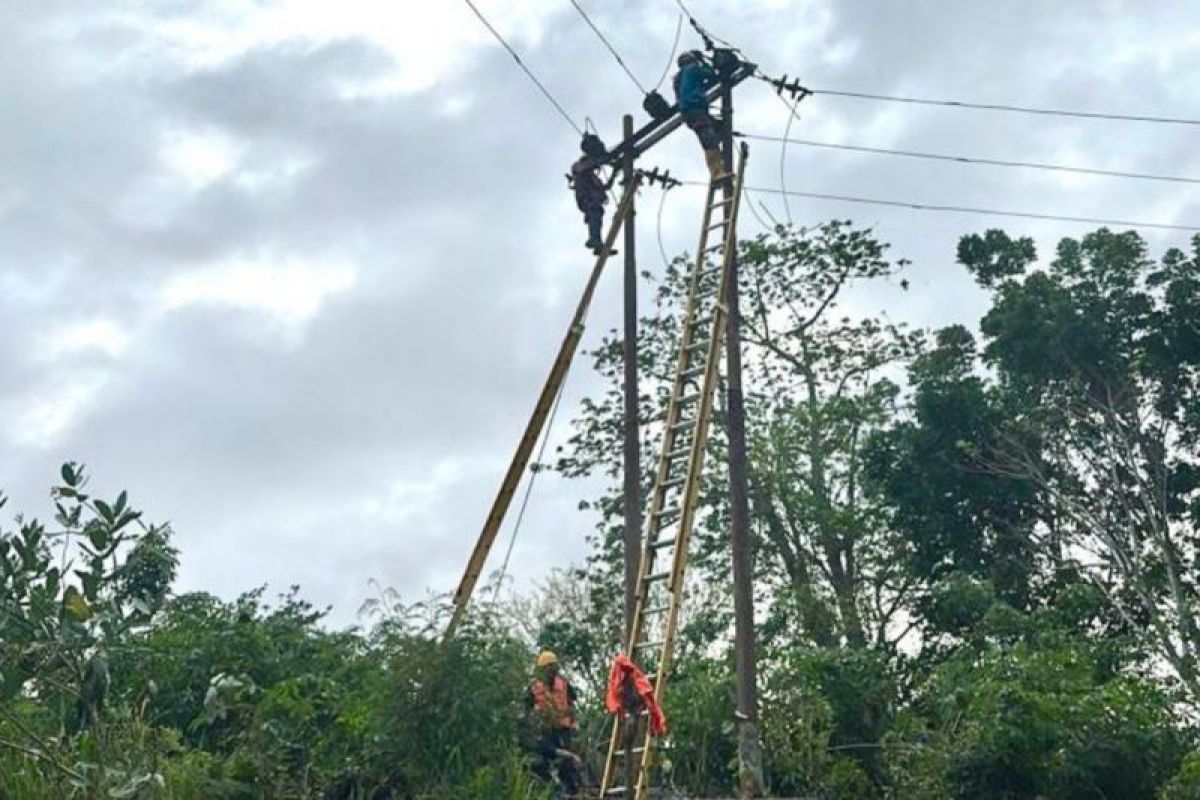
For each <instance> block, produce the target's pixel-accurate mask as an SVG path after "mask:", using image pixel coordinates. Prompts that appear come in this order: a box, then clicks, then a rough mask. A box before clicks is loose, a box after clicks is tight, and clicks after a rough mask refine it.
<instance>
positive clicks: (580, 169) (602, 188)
mask: <svg viewBox="0 0 1200 800" xmlns="http://www.w3.org/2000/svg"><path fill="white" fill-rule="evenodd" d="M598 169H599V167H598V166H597V164H596V162H595V160H594V159H593V158H592V157H591V156H589V155H587V154H586V153H585V154H584V155H582V156H580V157H579V160H578V161H576V162H575V163H574V164H572V165H571V186H572V188H573V189H574V190H575V205H576V206H577V207H578V208H579V210H580V211H582V212H583V221H584V222H586V223H587V229H588V239H587V244H586V245H585V246H586V247H588V248H589V249H590V250H591V251H592V252H593V253H595V254H596V255H600V254H602V253H603V252H604V241H603V240H602V239H601V238H600V227H601V226H602V225H603V224H604V205H605V204H606V203H607V202H608V189H609V187H610V186H612V179H611V178H610V179H609V182H608V183H607V184H605V183H604V181H602V180H600V176H599V175H597V174H596V173H597V171H598ZM616 174H617V173H616V171H615V170H614V171H613V178H615V177H616ZM610 255H611V254H610Z"/></svg>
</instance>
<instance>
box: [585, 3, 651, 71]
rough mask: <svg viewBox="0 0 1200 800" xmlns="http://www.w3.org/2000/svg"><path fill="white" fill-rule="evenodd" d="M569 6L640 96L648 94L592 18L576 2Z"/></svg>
mask: <svg viewBox="0 0 1200 800" xmlns="http://www.w3.org/2000/svg"><path fill="white" fill-rule="evenodd" d="M571 5H573V6H575V10H576V11H578V12H579V16H581V17H583V21H584V22H586V23H587V24H588V27H589V28H591V29H592V32H593V33H595V34H596V35H597V36H598V37H600V41H602V42H604V46H605V47H607V48H608V52H610V53H612V57H613V58H615V59H616V60H617V63H618V64H620V65H621V69H623V70H625V74H626V75H628V76H629V80H631V81H633V83H634V85H635V86H637V88H638V91H640V92H641V93H642V94H648V92H647V91H646V87H645V86H642V82H641V81H639V80H638V79H637V76H636V75H634V74H633V72H631V71H630V69H629V67H628V66H626V64H625V59H623V58H621V54H620V53H618V52H617V49H616V48H615V47H613V46H612V44H611V43H610V42H609V41H608V39H607V38H606V37H605V36H604V34H603V33H601V32H600V29H599V28H597V27H596V23H594V22H592V18H591V17H589V16H588V14H587V12H586V11H584V10H583V6H581V5H579V2H578V0H571Z"/></svg>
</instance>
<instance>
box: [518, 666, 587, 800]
mask: <svg viewBox="0 0 1200 800" xmlns="http://www.w3.org/2000/svg"><path fill="white" fill-rule="evenodd" d="M526 703H527V705H528V707H529V708H530V710H531V711H532V713H533V717H534V724H535V725H536V727H537V737H538V738H537V745H536V753H535V755H536V759H537V760H536V761H535V763H534V772H535V773H536V774H537V775H538V777H540V778H542V779H544V780H549V779H550V775H551V772H553V771H554V769H555V768H557V770H558V779H559V781H560V782H561V783H562V785H563V789H564V790H565V791H566V793H567V794H568V795H576V794H578V792H579V787H580V782H581V781H580V774H579V773H580V761H579V757H578V756H576V755H575V754H574V753H573V752H571V740H572V738H574V735H575V729H576V727H577V724H576V722H575V690H574V689H573V688H571V684H569V683H567V679H566V678H564V677H563V676H562V675H560V674H559V671H558V656H556V655H555V654H554V653H552V652H550V651H549V650H543V651H542V652H541V653H539V654H538V657H537V662H536V666H535V668H534V675H533V682H532V683H531V684H530V686H529V696H528V697H527V699H526Z"/></svg>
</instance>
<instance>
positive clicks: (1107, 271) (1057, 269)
mask: <svg viewBox="0 0 1200 800" xmlns="http://www.w3.org/2000/svg"><path fill="white" fill-rule="evenodd" d="M740 256H741V258H742V264H743V270H742V280H743V284H742V286H741V287H740V288H741V291H742V298H743V302H744V304H745V305H744V306H743V314H744V319H743V336H744V340H745V346H746V349H745V364H746V391H747V397H746V400H747V413H748V418H747V429H748V433H749V438H750V446H751V452H750V474H751V483H752V494H753V496H752V508H751V515H752V520H751V522H752V528H753V540H754V546H755V554H754V555H755V587H756V590H757V602H758V613H759V616H760V619H761V621H762V623H763V624H762V625H761V626H760V628H759V633H760V635H759V637H758V648H759V659H758V666H759V690H760V695H761V703H760V711H759V719H758V729H759V732H760V735H761V742H762V746H763V747H762V762H763V769H764V774H765V778H766V781H767V783H768V784H769V788H770V790H771V792H773V793H774V794H776V795H784V796H788V795H791V796H804V797H812V798H820V800H838V799H839V798H847V799H849V798H854V800H873V799H876V798H878V800H883V799H884V798H886V799H887V800H910V799H911V800H958V799H961V800H967V799H968V798H970V799H971V800H976V799H980V800H987V798H995V800H1001V799H1002V798H1003V799H1004V800H1015V799H1016V798H1029V800H1035V798H1055V800H1060V799H1061V800H1075V799H1076V798H1078V799H1079V800H1082V799H1083V798H1094V797H1108V798H1118V797H1119V798H1123V799H1126V798H1128V799H1129V800H1139V798H1146V800H1149V799H1150V798H1160V800H1184V798H1200V756H1197V750H1196V748H1197V745H1198V743H1200V742H1198V739H1197V733H1198V732H1200V731H1198V730H1197V727H1196V725H1195V719H1196V714H1195V707H1196V704H1197V702H1198V701H1197V697H1198V696H1200V671H1198V669H1200V667H1198V665H1200V652H1198V651H1197V649H1196V648H1197V647H1200V630H1197V623H1196V622H1195V612H1196V603H1197V596H1198V593H1200V586H1198V585H1197V583H1196V578H1195V575H1196V574H1197V567H1198V566H1200V564H1198V560H1200V552H1198V550H1197V548H1198V547H1200V537H1197V525H1198V524H1200V397H1198V396H1197V388H1200V237H1197V238H1196V239H1195V240H1194V241H1193V242H1192V247H1191V252H1190V253H1184V252H1182V251H1180V250H1171V251H1168V252H1167V253H1165V254H1164V255H1163V256H1162V257H1161V259H1158V260H1157V261H1155V260H1152V259H1151V258H1150V257H1149V256H1148V254H1147V248H1146V246H1145V243H1144V242H1143V241H1142V240H1141V239H1140V238H1139V237H1138V236H1137V235H1136V234H1133V233H1114V232H1111V231H1107V230H1101V231H1097V232H1095V233H1092V234H1089V235H1087V236H1085V237H1083V238H1081V239H1079V240H1073V239H1067V240H1064V241H1063V242H1062V243H1060V245H1059V247H1058V249H1057V252H1056V256H1055V258H1054V259H1053V260H1052V261H1051V262H1050V263H1048V264H1045V265H1040V264H1038V263H1037V253H1036V251H1035V249H1034V247H1033V244H1032V242H1031V241H1030V240H1029V239H1025V238H1014V237H1012V236H1009V235H1008V234H1006V233H1004V232H1002V231H987V232H985V233H983V234H980V235H972V236H967V237H964V238H963V240H962V241H961V243H960V246H959V249H958V256H959V261H960V262H961V263H962V264H963V266H964V267H965V268H966V269H967V270H968V271H969V272H971V273H972V274H973V275H974V276H975V278H976V280H977V281H978V283H979V284H980V286H981V287H983V289H984V290H985V291H986V292H988V293H989V294H990V297H991V308H990V310H989V311H988V312H987V314H986V315H985V316H984V317H983V319H982V320H979V325H978V326H977V328H978V337H979V338H978V342H977V341H976V335H973V334H972V333H971V330H972V329H973V328H974V327H976V326H974V324H973V323H974V322H975V321H974V320H963V321H962V322H963V324H962V325H956V326H951V327H948V328H945V329H943V330H941V331H938V332H937V333H936V334H935V335H934V336H933V337H932V338H931V339H930V340H929V341H926V337H925V336H924V335H921V334H914V333H911V332H909V331H907V330H906V329H904V328H903V327H902V326H900V325H893V324H891V323H889V322H887V321H886V317H885V318H874V317H870V316H866V317H862V318H857V319H852V318H850V317H849V316H843V315H842V312H840V311H839V310H838V304H839V302H841V300H842V298H843V297H844V296H845V294H846V293H847V292H849V291H850V290H852V289H853V288H854V287H855V286H856V285H866V284H869V282H871V281H877V280H882V279H888V278H889V277H891V276H893V275H895V274H897V273H898V271H899V270H901V269H902V268H903V267H904V263H903V262H901V261H892V260H890V259H889V258H888V257H887V247H886V245H884V244H883V243H881V242H879V241H878V240H876V238H875V237H874V236H873V235H872V233H871V232H870V231H868V230H864V229H859V228H855V227H854V226H852V225H851V224H849V223H843V222H837V221H835V222H831V223H828V224H825V225H822V226H819V227H817V228H814V229H810V230H794V229H790V228H786V227H781V228H779V229H777V230H776V231H774V232H772V233H769V234H764V235H762V236H759V237H757V238H755V239H754V240H752V241H746V242H743V243H741V250H740ZM684 264H685V262H683V261H677V262H676V263H675V264H673V265H672V266H671V267H670V268H669V269H668V271H667V274H666V275H664V276H663V278H662V280H661V281H660V282H659V283H658V284H657V286H656V292H655V297H654V300H655V303H654V307H653V309H652V310H651V313H650V314H648V316H647V317H646V319H645V320H643V326H642V336H643V340H642V349H641V351H640V352H641V359H642V368H643V375H644V376H646V380H645V384H644V394H643V397H642V398H641V411H642V414H643V416H644V418H645V419H647V420H650V423H649V424H647V425H645V426H644V427H643V435H644V437H645V438H644V442H643V447H644V448H645V452H646V453H650V452H653V451H654V447H655V444H656V443H657V442H658V441H659V439H660V437H661V434H662V430H661V424H660V423H658V422H656V420H658V419H659V418H658V417H657V416H656V415H657V414H659V413H660V412H661V410H662V408H663V405H664V403H665V400H666V397H665V392H666V388H667V386H668V384H669V376H670V371H671V366H672V364H673V361H672V354H673V347H674V345H675V337H676V336H677V332H678V326H679V318H680V315H681V314H682V306H681V301H682V299H683V297H684V289H685V281H684ZM620 354H621V342H620V341H619V340H618V339H616V338H612V337H610V338H609V339H607V340H606V341H605V342H604V343H603V345H602V346H601V347H600V349H599V350H598V351H597V352H596V353H595V354H594V356H595V359H596V366H597V369H598V371H599V372H600V375H601V378H602V379H603V381H604V383H603V389H602V393H601V394H600V395H598V396H597V397H594V398H591V399H588V400H586V401H585V402H584V405H583V412H582V413H581V415H580V416H579V418H578V419H577V420H576V427H575V432H574V436H573V437H572V439H571V440H570V442H569V443H568V444H567V445H565V447H564V449H563V450H562V451H561V452H560V453H559V459H558V465H557V466H558V468H559V469H560V470H561V471H562V472H563V473H565V474H567V475H569V476H574V477H581V476H589V477H591V478H593V479H595V478H599V479H601V480H602V481H604V480H607V481H608V483H607V484H605V485H603V486H602V488H601V489H600V494H599V496H598V497H596V498H594V499H592V500H589V501H588V502H586V503H584V506H585V507H586V508H588V509H589V510H594V511H595V512H597V514H598V516H599V519H600V528H599V529H598V531H597V535H596V536H595V540H594V543H595V550H594V553H593V556H592V558H591V559H590V560H589V562H588V563H587V564H586V565H585V566H584V567H583V568H572V569H570V570H566V571H563V572H559V573H556V574H554V575H552V576H551V577H550V579H548V580H547V582H546V583H545V585H544V586H542V587H541V588H540V589H539V590H537V591H536V592H533V593H531V594H529V595H527V596H523V597H512V598H509V599H506V600H505V601H504V602H497V601H493V602H490V603H488V602H481V603H479V604H477V605H476V607H475V608H474V611H473V613H472V615H471V616H470V618H469V620H468V622H467V624H466V625H465V626H464V628H463V629H461V631H460V633H459V635H458V636H457V637H456V638H455V639H454V640H453V641H451V642H448V643H443V642H442V641H441V640H440V636H439V634H440V632H441V630H442V626H443V624H444V621H445V611H446V609H445V606H444V605H443V604H442V603H440V602H437V601H432V602H427V603H418V604H414V605H407V606H406V605H404V604H402V603H401V602H400V600H399V596H398V595H397V594H396V593H395V592H390V591H388V592H383V593H382V597H381V599H380V600H379V601H376V602H374V603H372V604H371V605H370V607H369V610H370V611H371V612H373V613H374V614H375V616H374V618H373V622H372V624H371V625H370V626H369V627H367V628H366V629H365V630H362V629H350V630H341V631H338V630H333V629H331V627H330V626H329V624H328V621H327V620H326V619H325V614H324V612H323V611H322V610H321V609H316V608H314V607H312V606H311V605H310V604H309V603H307V602H306V601H305V600H303V598H302V596H301V594H300V592H299V590H298V589H297V588H295V587H293V588H292V589H291V590H289V591H287V592H285V593H283V594H282V595H280V596H278V597H277V598H274V599H272V600H268V599H267V595H266V591H265V589H257V590H254V591H251V592H247V593H245V594H243V595H242V596H240V597H237V598H234V599H232V600H226V599H221V598H217V597H214V596H212V595H209V594H205V593H203V592H194V593H188V594H182V595H176V594H173V593H172V584H173V581H174V576H175V571H176V568H177V563H178V561H177V553H176V551H175V549H174V547H173V545H172V542H171V533H170V530H169V529H168V528H166V527H160V526H154V525H150V524H148V523H146V522H145V521H144V520H143V519H142V516H141V514H140V512H138V511H137V510H136V509H134V508H133V507H132V506H131V505H130V499H129V497H128V496H127V494H126V493H124V492H119V493H117V494H116V495H115V496H104V497H100V496H97V495H96V493H94V492H92V491H91V489H90V488H89V477H88V475H87V472H86V470H85V469H84V468H83V467H82V466H80V465H78V464H74V463H69V464H65V465H63V467H62V469H61V470H60V473H59V477H60V478H61V482H60V483H59V485H57V486H55V487H54V489H53V490H52V493H51V497H52V501H53V521H52V523H50V524H42V523H40V522H38V521H37V520H34V519H29V518H26V517H23V516H19V515H18V516H17V517H16V524H15V527H14V529H12V530H8V529H3V530H0V800H6V799H7V798H9V797H12V798H22V799H24V798H31V799H32V800H38V799H39V798H55V800H58V799H59V798H87V800H98V799H99V798H102V797H109V798H136V799H137V800H151V799H153V800H158V799H159V798H173V799H174V798H183V799H184V800H192V799H194V800H201V798H203V799H204V800H209V799H210V798H212V799H214V800H260V799H261V800H268V798H270V799H271V800H274V798H297V799H299V798H312V799H313V800H315V799H316V798H321V800H385V799H389V800H399V798H407V797H431V798H432V797H436V798H449V799H450V800H481V799H482V798H489V799H494V798H500V799H501V800H549V799H550V798H551V797H554V795H555V792H554V787H549V786H542V785H540V784H539V783H538V782H537V781H536V780H535V779H533V778H532V777H531V775H530V772H529V770H528V762H527V756H528V747H529V745H530V744H531V742H532V734H533V731H532V729H531V726H530V724H529V723H530V719H529V715H528V713H527V709H526V707H525V703H524V698H525V693H526V692H527V690H528V682H529V680H530V666H531V663H532V657H533V653H534V652H535V651H536V650H538V649H541V648H550V649H553V650H555V651H557V652H558V654H559V656H560V658H561V659H562V661H563V662H564V663H565V666H566V671H567V673H568V674H569V676H570V678H571V680H572V683H573V685H574V686H575V687H576V688H577V689H578V690H579V695H580V706H579V708H578V711H579V717H580V723H581V729H580V731H579V736H578V737H577V740H576V745H577V747H578V750H579V753H580V755H581V756H582V758H583V761H584V763H585V772H586V773H587V774H588V775H589V777H590V779H591V782H592V783H595V780H596V778H598V771H599V767H600V764H601V762H602V758H603V752H604V749H605V747H606V746H607V742H608V733H609V731H610V728H609V725H610V718H609V717H608V716H607V715H606V714H605V713H604V712H603V710H602V707H601V700H602V695H603V688H604V681H605V678H606V677H607V671H608V666H609V663H610V658H611V656H612V655H613V652H614V650H615V648H616V646H617V642H618V640H619V639H620V627H621V618H620V614H618V613H617V612H616V609H618V608H619V607H620V598H621V594H622V585H621V572H622V559H621V552H620V544H619V543H620V540H621V536H620V534H621V530H620V526H621V525H622V502H621V496H620V490H621V487H620V481H619V480H618V477H619V474H620V468H621V459H620V451H621V448H620V437H621V425H620V422H621V414H620V411H621V405H622V402H621V391H620V364H621V360H620ZM904 371H907V376H908V379H907V381H904V380H901V379H900V375H901V373H903V372H904ZM724 423H725V420H724V419H723V417H722V416H721V414H719V413H718V415H717V417H716V419H715V420H714V435H713V437H712V440H711V442H710V451H709V453H708V458H709V459H710V462H709V463H710V464H712V463H720V462H721V461H722V460H723V459H724V458H725V456H726V452H725V447H726V443H725V434H724ZM649 462H650V460H649V459H647V464H646V469H647V474H645V475H643V480H644V482H645V483H647V484H648V482H649V480H650V475H649V472H648V470H649V469H650V468H651V467H652V466H653V465H652V464H651V463H649ZM3 505H4V501H3V498H0V507H2V506H3ZM728 513H729V512H728V507H727V504H726V500H725V486H724V478H723V474H722V472H721V471H719V470H713V471H711V473H710V474H709V476H708V478H706V482H705V485H704V486H703V487H702V490H701V513H700V516H699V526H698V530H697V532H696V536H695V540H694V550H693V554H692V561H691V565H690V572H689V580H688V592H687V603H686V604H685V606H684V609H683V620H682V629H681V631H680V636H679V641H678V646H677V648H676V652H675V660H674V664H673V671H672V675H671V680H670V683H669V684H668V687H667V690H666V697H665V708H666V713H667V716H668V725H669V743H670V744H671V745H672V746H671V747H670V748H669V749H665V748H664V749H663V750H662V751H660V754H659V762H658V766H659V774H660V775H661V776H662V778H663V782H664V784H665V785H667V786H669V787H673V788H674V789H676V790H678V791H679V792H680V793H681V794H686V795H690V796H704V795H709V796H712V795H729V794H731V793H732V792H733V790H734V781H735V773H736V768H737V747H738V739H737V737H738V732H737V730H736V729H735V724H734V708H735V703H734V689H735V679H734V674H733V669H732V653H731V635H730V634H731V616H730V613H729V607H728V606H729V604H728V594H729V588H730V586H729V580H730V578H729V558H728V538H727V534H728Z"/></svg>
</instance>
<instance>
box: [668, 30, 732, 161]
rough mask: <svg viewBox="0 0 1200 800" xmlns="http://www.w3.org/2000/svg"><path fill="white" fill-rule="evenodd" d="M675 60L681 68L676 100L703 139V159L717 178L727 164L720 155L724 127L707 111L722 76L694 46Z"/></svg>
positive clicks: (676, 85)
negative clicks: (712, 89)
mask: <svg viewBox="0 0 1200 800" xmlns="http://www.w3.org/2000/svg"><path fill="white" fill-rule="evenodd" d="M676 63H677V64H678V65H679V72H677V73H675V102H676V103H678V104H679V111H680V113H681V114H682V115H683V121H684V124H686V125H687V126H688V127H689V128H691V129H692V130H693V131H694V132H695V134H696V138H697V139H699V140H700V146H701V147H703V148H704V161H705V162H706V163H707V164H708V171H709V173H710V174H711V175H712V178H713V180H716V179H718V178H720V177H721V176H722V175H723V174H724V173H725V164H724V161H723V160H722V158H721V131H720V129H719V128H718V126H717V123H716V121H715V120H714V119H713V118H712V115H710V114H709V113H708V97H707V96H706V94H707V92H708V90H709V89H710V88H711V87H712V86H715V85H716V84H717V82H718V81H719V80H720V79H719V78H718V77H717V72H716V70H714V69H713V68H712V67H710V66H709V65H708V64H706V63H704V57H703V56H702V55H701V54H700V53H699V52H697V51H695V50H689V51H687V52H684V53H681V54H680V56H679V59H678V61H677V62H676Z"/></svg>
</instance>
